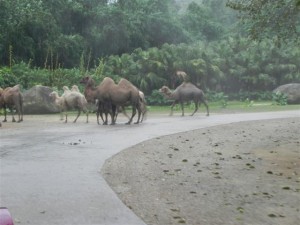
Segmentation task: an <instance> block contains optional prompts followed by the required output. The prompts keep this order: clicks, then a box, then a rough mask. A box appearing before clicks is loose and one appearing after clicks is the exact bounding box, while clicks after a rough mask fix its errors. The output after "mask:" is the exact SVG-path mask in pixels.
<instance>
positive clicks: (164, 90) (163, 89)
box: [159, 86, 172, 95]
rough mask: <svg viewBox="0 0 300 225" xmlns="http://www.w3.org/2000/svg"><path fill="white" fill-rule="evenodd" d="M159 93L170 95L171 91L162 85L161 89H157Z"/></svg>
mask: <svg viewBox="0 0 300 225" xmlns="http://www.w3.org/2000/svg"><path fill="white" fill-rule="evenodd" d="M159 92H160V93H163V94H165V95H170V94H172V91H171V90H170V88H168V87H167V86H162V87H161V89H159Z"/></svg>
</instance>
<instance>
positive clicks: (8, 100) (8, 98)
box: [0, 85, 23, 122]
mask: <svg viewBox="0 0 300 225" xmlns="http://www.w3.org/2000/svg"><path fill="white" fill-rule="evenodd" d="M0 108H4V120H3V122H6V121H7V119H6V109H7V108H9V109H10V111H11V113H12V122H16V120H15V117H14V110H16V112H17V113H18V117H19V119H18V121H17V122H22V121H23V95H22V93H21V91H20V85H15V86H14V87H8V88H5V89H4V90H3V89H2V88H1V90H0Z"/></svg>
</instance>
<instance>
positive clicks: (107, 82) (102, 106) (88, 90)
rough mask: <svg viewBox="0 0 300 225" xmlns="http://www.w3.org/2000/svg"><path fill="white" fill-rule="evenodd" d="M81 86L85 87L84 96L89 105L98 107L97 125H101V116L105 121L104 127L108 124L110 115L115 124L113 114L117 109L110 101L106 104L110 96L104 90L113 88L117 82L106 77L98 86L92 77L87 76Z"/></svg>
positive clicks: (81, 81)
mask: <svg viewBox="0 0 300 225" xmlns="http://www.w3.org/2000/svg"><path fill="white" fill-rule="evenodd" d="M80 83H81V84H84V85H85V89H84V96H85V98H86V100H87V101H88V103H91V104H96V106H97V123H98V124H99V116H101V119H102V121H103V125H107V124H108V119H107V117H108V114H110V116H111V121H112V122H111V124H113V121H114V119H113V112H112V111H115V110H116V107H115V106H114V105H112V104H111V102H110V101H108V102H106V101H104V99H108V98H109V95H108V93H105V92H104V91H103V90H104V88H103V87H105V86H111V85H112V84H114V83H115V82H114V81H113V80H112V79H111V78H109V77H105V78H104V79H103V81H102V82H101V83H100V84H99V85H98V86H96V85H95V81H94V80H93V78H92V77H90V76H86V77H84V78H82V79H81V80H80ZM103 113H104V114H105V120H104V119H103Z"/></svg>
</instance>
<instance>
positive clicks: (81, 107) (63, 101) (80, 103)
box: [49, 91, 89, 123]
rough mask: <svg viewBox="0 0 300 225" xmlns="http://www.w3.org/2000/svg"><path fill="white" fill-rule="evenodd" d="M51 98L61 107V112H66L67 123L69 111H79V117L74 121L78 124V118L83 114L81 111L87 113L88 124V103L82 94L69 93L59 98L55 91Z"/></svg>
mask: <svg viewBox="0 0 300 225" xmlns="http://www.w3.org/2000/svg"><path fill="white" fill-rule="evenodd" d="M49 96H50V98H51V99H52V100H53V101H54V102H55V104H56V105H57V106H58V107H59V109H60V111H61V112H65V116H66V119H65V123H67V122H68V113H67V111H68V109H77V110H78V113H77V117H76V118H75V120H74V121H73V122H74V123H76V121H77V119H78V117H79V116H80V114H81V111H83V112H85V113H86V122H87V123H88V121H89V119H88V118H89V114H88V109H87V101H86V99H85V97H84V96H83V95H82V94H81V93H78V92H75V91H73V92H72V91H67V92H66V93H64V94H63V95H62V96H61V97H59V95H58V93H57V92H56V91H53V92H51V93H50V94H49Z"/></svg>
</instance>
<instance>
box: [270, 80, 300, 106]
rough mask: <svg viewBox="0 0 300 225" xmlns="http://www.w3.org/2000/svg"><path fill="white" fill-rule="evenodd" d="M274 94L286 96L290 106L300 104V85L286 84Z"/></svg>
mask: <svg viewBox="0 0 300 225" xmlns="http://www.w3.org/2000/svg"><path fill="white" fill-rule="evenodd" d="M273 92H274V93H277V92H280V93H282V94H285V95H286V96H287V103H288V104H300V83H291V84H284V85H281V86H279V87H278V88H276V89H275V90H274V91H273Z"/></svg>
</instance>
